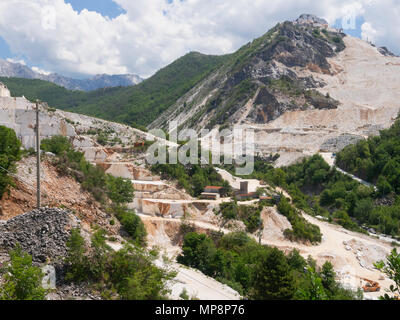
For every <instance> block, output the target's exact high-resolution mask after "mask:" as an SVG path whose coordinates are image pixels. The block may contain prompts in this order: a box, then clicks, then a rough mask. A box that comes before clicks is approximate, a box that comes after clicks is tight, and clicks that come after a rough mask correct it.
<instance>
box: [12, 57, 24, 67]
mask: <svg viewBox="0 0 400 320" xmlns="http://www.w3.org/2000/svg"><path fill="white" fill-rule="evenodd" d="M7 61H8V62H11V63H19V64H22V65H23V66H26V62H25V61H24V60H18V59H13V58H7Z"/></svg>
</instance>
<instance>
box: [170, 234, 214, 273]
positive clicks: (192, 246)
mask: <svg viewBox="0 0 400 320" xmlns="http://www.w3.org/2000/svg"><path fill="white" fill-rule="evenodd" d="M215 250H216V249H215V245H214V243H213V242H212V240H211V239H210V238H208V237H207V236H206V235H205V234H198V233H195V232H191V233H188V234H187V235H186V236H185V238H184V241H183V246H182V254H181V255H179V256H178V258H177V261H178V262H179V263H182V264H185V265H187V266H189V267H193V268H197V269H199V270H200V271H202V272H204V273H206V274H207V273H208V271H209V269H210V268H209V263H210V261H212V258H213V256H214V254H215Z"/></svg>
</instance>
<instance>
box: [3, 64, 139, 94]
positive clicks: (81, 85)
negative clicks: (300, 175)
mask: <svg viewBox="0 0 400 320" xmlns="http://www.w3.org/2000/svg"><path fill="white" fill-rule="evenodd" d="M0 76H1V77H13V78H25V79H39V80H44V81H49V82H52V83H55V84H57V85H59V86H62V87H64V88H66V89H69V90H81V91H93V90H97V89H101V88H106V87H119V86H122V87H127V86H133V85H136V84H138V83H140V82H142V81H143V79H142V78H140V77H139V76H137V75H133V74H121V75H108V74H98V75H95V76H93V77H91V78H89V79H73V78H69V77H65V76H63V75H60V74H57V73H50V74H43V73H39V72H35V71H34V70H32V69H31V68H29V67H27V66H25V65H23V64H21V63H14V62H10V61H6V60H3V59H0Z"/></svg>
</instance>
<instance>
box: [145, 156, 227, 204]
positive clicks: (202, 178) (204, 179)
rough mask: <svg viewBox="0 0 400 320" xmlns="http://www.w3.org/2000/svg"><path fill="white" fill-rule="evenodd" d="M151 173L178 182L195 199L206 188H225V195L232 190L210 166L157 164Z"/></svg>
mask: <svg viewBox="0 0 400 320" xmlns="http://www.w3.org/2000/svg"><path fill="white" fill-rule="evenodd" d="M151 171H152V172H154V173H155V174H161V176H162V178H163V179H175V180H177V181H178V186H179V187H181V188H184V189H185V190H186V192H187V193H189V194H190V195H191V196H194V197H198V196H200V194H201V193H202V192H203V191H204V187H206V186H217V187H223V191H222V194H223V195H227V194H229V193H230V192H231V190H232V188H231V186H230V185H229V183H228V182H227V181H225V180H223V179H222V177H221V175H220V174H219V173H218V172H217V171H216V170H215V169H214V167H213V166H210V165H207V166H201V165H187V166H184V165H182V164H180V163H178V164H156V165H153V166H152V167H151Z"/></svg>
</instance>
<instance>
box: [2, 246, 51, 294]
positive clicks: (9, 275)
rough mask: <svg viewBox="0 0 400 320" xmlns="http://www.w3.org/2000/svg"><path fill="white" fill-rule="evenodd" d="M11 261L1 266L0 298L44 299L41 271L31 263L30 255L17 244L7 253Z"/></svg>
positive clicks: (44, 292) (44, 291)
mask: <svg viewBox="0 0 400 320" xmlns="http://www.w3.org/2000/svg"><path fill="white" fill-rule="evenodd" d="M9 255H10V259H11V261H10V262H9V263H7V264H6V265H5V266H4V267H2V268H1V270H0V271H1V273H2V274H3V284H1V286H0V300H44V298H45V294H46V290H44V289H43V288H42V278H43V273H42V271H41V270H40V269H39V268H38V267H35V266H33V265H32V257H31V256H30V255H29V254H27V253H25V252H23V251H22V249H21V247H20V246H19V245H18V246H17V247H16V248H15V249H14V250H12V251H10V253H9Z"/></svg>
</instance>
